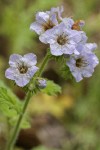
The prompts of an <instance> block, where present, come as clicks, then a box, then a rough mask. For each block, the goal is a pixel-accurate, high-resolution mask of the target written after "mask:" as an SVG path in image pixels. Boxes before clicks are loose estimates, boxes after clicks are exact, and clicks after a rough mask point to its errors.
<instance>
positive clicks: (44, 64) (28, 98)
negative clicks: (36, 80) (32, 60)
mask: <svg viewBox="0 0 100 150" xmlns="http://www.w3.org/2000/svg"><path fill="white" fill-rule="evenodd" d="M49 58H50V54H48V53H47V55H46V56H45V58H44V60H43V62H42V64H41V67H40V69H39V71H38V73H37V75H36V77H40V76H41V74H42V72H43V70H44V68H45V66H46V64H47V62H48V60H49ZM30 98H31V91H28V92H27V95H26V98H25V103H24V106H23V109H22V112H21V114H20V116H19V119H18V122H17V124H16V126H15V129H14V132H13V133H12V137H11V139H10V141H9V143H8V145H7V149H6V150H13V147H14V144H15V142H16V139H17V136H18V133H19V131H20V125H21V122H22V119H23V117H24V114H25V111H26V109H27V106H28V103H29V100H30Z"/></svg>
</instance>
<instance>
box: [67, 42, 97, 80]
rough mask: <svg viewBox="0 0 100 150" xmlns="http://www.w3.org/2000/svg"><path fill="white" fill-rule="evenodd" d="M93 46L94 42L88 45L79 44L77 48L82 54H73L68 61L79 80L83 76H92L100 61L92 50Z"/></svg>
mask: <svg viewBox="0 0 100 150" xmlns="http://www.w3.org/2000/svg"><path fill="white" fill-rule="evenodd" d="M87 45H88V46H87ZM89 45H90V46H89ZM93 46H94V44H92V43H89V44H86V45H78V46H77V50H78V51H79V53H80V54H79V55H71V56H70V59H69V61H67V62H66V64H67V65H68V66H69V68H70V71H71V73H72V75H73V76H74V77H75V79H76V81H77V82H79V81H81V80H82V79H83V77H90V76H92V74H93V72H94V68H95V67H96V66H97V65H98V63H99V60H98V58H97V57H96V55H95V54H94V53H93V52H92V51H93ZM94 47H95V46H94ZM88 50H89V51H88Z"/></svg>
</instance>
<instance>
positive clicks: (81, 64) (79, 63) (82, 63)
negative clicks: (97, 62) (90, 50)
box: [76, 58, 88, 68]
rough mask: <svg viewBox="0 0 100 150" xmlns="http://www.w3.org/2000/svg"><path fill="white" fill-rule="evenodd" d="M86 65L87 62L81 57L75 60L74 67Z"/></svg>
mask: <svg viewBox="0 0 100 150" xmlns="http://www.w3.org/2000/svg"><path fill="white" fill-rule="evenodd" d="M87 65H88V62H87V61H85V60H84V59H82V58H78V59H77V60H76V67H78V68H80V67H86V66H87Z"/></svg>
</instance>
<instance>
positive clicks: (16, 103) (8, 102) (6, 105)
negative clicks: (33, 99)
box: [0, 80, 30, 128]
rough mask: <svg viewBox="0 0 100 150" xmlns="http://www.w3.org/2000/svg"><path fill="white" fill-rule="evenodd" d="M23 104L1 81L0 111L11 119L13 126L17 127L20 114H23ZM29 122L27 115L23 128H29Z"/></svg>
mask: <svg viewBox="0 0 100 150" xmlns="http://www.w3.org/2000/svg"><path fill="white" fill-rule="evenodd" d="M23 104H24V103H23V102H21V101H20V100H19V99H18V98H17V96H16V95H15V94H14V93H13V92H12V91H11V90H10V89H9V88H8V87H7V86H6V85H5V84H4V83H3V82H2V81H1V80H0V110H1V112H2V113H3V114H4V116H6V117H7V118H8V119H9V123H10V125H11V126H15V124H16V122H17V120H18V117H19V115H20V113H21V112H22V107H23ZM29 126H30V125H29V122H28V118H27V115H25V116H24V119H23V121H22V124H21V128H28V127H29Z"/></svg>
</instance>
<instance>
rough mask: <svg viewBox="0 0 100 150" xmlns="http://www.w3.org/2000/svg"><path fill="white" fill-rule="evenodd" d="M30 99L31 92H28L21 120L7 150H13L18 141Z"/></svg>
mask: <svg viewBox="0 0 100 150" xmlns="http://www.w3.org/2000/svg"><path fill="white" fill-rule="evenodd" d="M30 97H31V92H28V93H27V95H26V100H25V103H24V106H23V109H22V112H21V114H20V116H19V119H18V121H17V124H16V127H15V129H14V132H13V135H12V137H11V139H10V141H9V143H8V147H7V150H13V146H14V144H15V141H16V139H17V136H18V133H19V130H20V125H21V122H22V119H23V117H24V114H25V111H26V108H27V105H28V103H29V100H30Z"/></svg>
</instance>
